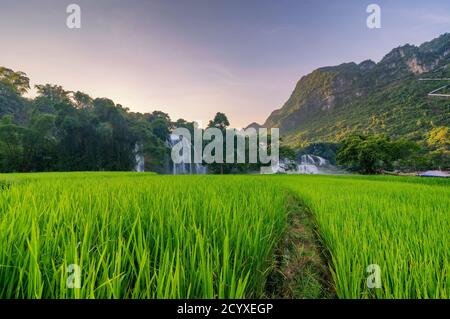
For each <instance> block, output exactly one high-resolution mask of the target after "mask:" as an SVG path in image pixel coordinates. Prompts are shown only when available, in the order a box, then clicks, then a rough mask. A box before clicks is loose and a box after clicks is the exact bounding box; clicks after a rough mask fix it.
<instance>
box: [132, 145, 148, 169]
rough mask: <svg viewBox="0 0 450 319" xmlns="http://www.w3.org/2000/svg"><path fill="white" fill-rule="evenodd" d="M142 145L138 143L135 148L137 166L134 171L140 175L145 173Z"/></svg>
mask: <svg viewBox="0 0 450 319" xmlns="http://www.w3.org/2000/svg"><path fill="white" fill-rule="evenodd" d="M142 148H143V146H142V145H139V144H137V143H136V145H135V146H134V158H135V166H134V171H135V172H138V173H143V172H145V162H144V154H143V153H142Z"/></svg>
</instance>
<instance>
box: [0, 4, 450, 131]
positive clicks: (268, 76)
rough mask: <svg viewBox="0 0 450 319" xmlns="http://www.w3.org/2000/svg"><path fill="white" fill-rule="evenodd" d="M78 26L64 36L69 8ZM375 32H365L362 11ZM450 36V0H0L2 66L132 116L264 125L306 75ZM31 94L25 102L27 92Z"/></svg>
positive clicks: (66, 29)
mask: <svg viewBox="0 0 450 319" xmlns="http://www.w3.org/2000/svg"><path fill="white" fill-rule="evenodd" d="M70 3H77V4H79V5H80V6H81V9H82V28H81V29H78V30H71V29H68V28H67V27H66V18H67V13H66V7H67V5H69V4H70ZM370 3H377V4H379V5H380V6H381V8H382V28H381V29H378V30H373V29H368V28H367V27H366V18H367V16H368V13H366V7H367V5H368V4H370ZM448 31H450V1H448V0H440V1H438V0H435V1H432V0H431V1H418V0H416V1H411V0H396V1H376V0H371V1H364V0H362V1H357V0H344V1H342V0H340V1H337V0H335V1H329V0H326V1H325V0H323V1H318V0H308V1H307V0H292V1H290V0H277V1H275V0H272V1H265V0H258V1H257V0H245V1H244V0H241V1H235V0H178V1H174V0H159V1H138V0H127V1H125V0H123V1H119V0H95V1H92V0H70V1H64V0H52V1H50V0H42V1H34V0H0V38H1V50H0V66H6V67H9V68H12V69H14V70H16V71H17V70H21V71H24V72H25V73H27V74H28V76H29V77H30V78H31V80H32V84H33V85H34V84H42V83H52V84H59V85H62V86H64V87H65V88H66V89H67V90H80V91H84V92H86V93H88V94H90V95H91V96H93V97H108V98H111V99H113V100H114V101H115V102H116V103H120V104H122V105H124V106H126V107H128V108H130V109H131V110H133V111H139V112H151V111H153V110H161V111H164V112H167V113H169V114H170V116H171V117H172V119H174V120H175V119H178V118H184V119H186V120H197V121H203V122H207V121H208V120H209V119H211V118H212V117H213V115H214V113H215V112H218V111H221V112H224V113H226V114H227V115H228V117H229V119H230V121H231V124H232V125H233V126H235V127H242V126H245V125H247V124H249V123H250V122H254V121H256V122H264V120H265V119H266V118H267V116H268V115H269V114H270V113H271V111H273V110H274V109H277V108H280V107H281V106H282V105H283V103H284V102H285V101H286V100H287V99H288V97H289V95H290V93H291V92H292V90H293V88H294V86H295V84H296V82H297V81H298V80H299V79H300V77H301V76H303V75H305V74H307V73H309V72H311V71H312V70H314V69H316V68H318V67H321V66H327V65H335V64H340V63H342V62H350V61H355V62H361V61H363V60H365V59H367V58H370V59H373V60H375V61H379V60H380V59H381V58H382V56H383V55H385V54H386V53H387V52H388V51H390V50H391V49H392V48H394V47H396V46H399V45H403V44H406V43H411V44H420V43H422V42H424V41H428V40H431V39H433V38H435V37H437V36H439V35H440V34H442V33H445V32H448ZM31 94H32V93H31Z"/></svg>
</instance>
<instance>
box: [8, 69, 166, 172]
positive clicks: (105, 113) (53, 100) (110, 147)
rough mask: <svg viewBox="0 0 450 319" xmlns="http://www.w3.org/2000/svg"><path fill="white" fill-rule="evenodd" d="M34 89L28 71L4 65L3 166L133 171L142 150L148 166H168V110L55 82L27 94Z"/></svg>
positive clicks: (10, 169) (12, 169) (20, 169)
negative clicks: (126, 103) (134, 107)
mask: <svg viewBox="0 0 450 319" xmlns="http://www.w3.org/2000/svg"><path fill="white" fill-rule="evenodd" d="M29 89H30V81H29V78H28V77H27V76H26V75H25V74H24V73H22V72H14V71H12V70H10V69H6V68H0V171H1V172H35V171H101V170H105V171H130V170H132V169H133V168H134V166H135V163H136V160H135V156H136V150H137V151H139V152H141V153H143V154H144V155H145V158H146V169H148V170H152V171H164V170H166V169H167V166H168V158H169V156H170V154H169V150H168V148H167V146H166V144H165V143H166V140H167V136H168V134H169V132H170V130H171V129H172V126H173V123H172V122H171V119H170V117H169V116H168V115H167V114H165V113H163V112H159V111H155V112H153V113H148V114H140V113H133V112H130V111H129V110H128V109H127V108H125V107H123V106H121V105H120V104H115V103H114V102H113V101H111V100H109V99H106V98H96V99H93V98H91V97H90V96H89V95H87V94H84V93H82V92H71V91H66V90H64V89H63V88H62V87H61V86H56V85H49V84H46V85H37V86H36V89H37V96H36V98H34V99H27V98H24V97H23V94H24V93H26V92H27V91H28V90H29ZM137 146H138V147H137Z"/></svg>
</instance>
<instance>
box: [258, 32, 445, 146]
mask: <svg viewBox="0 0 450 319" xmlns="http://www.w3.org/2000/svg"><path fill="white" fill-rule="evenodd" d="M427 77H431V78H438V77H450V34H449V33H448V34H444V35H442V36H440V37H439V38H436V39H434V40H432V41H430V42H427V43H424V44H422V45H421V46H419V47H417V46H412V45H405V46H402V47H398V48H396V49H394V50H392V51H391V52H390V53H389V54H387V55H386V56H385V57H384V58H383V59H382V60H381V61H380V62H379V63H375V62H373V61H370V60H366V61H364V62H362V63H360V64H356V63H344V64H341V65H338V66H333V67H324V68H320V69H317V70H315V71H314V72H312V73H310V74H308V75H306V76H304V77H302V78H301V79H300V81H299V82H298V83H297V85H296V87H295V89H294V91H293V93H292V95H291V97H290V98H289V99H288V101H287V102H286V103H285V104H284V105H283V107H282V108H281V109H278V110H275V111H274V112H273V113H272V114H271V115H270V116H269V118H268V119H267V120H266V122H265V123H264V124H263V126H264V127H268V128H270V127H279V128H280V130H281V133H282V134H283V135H284V140H285V141H286V142H288V143H289V144H291V145H304V144H307V143H310V142H319V141H320V142H324V141H328V142H329V141H338V140H340V139H341V138H343V137H344V136H346V135H348V134H350V133H352V132H357V131H358V132H365V133H385V134H388V135H390V136H406V137H408V138H410V139H413V140H423V139H425V138H426V137H427V134H428V133H429V131H430V130H432V129H433V128H434V127H439V126H449V121H450V99H445V98H435V97H428V95H427V94H428V93H429V92H430V91H432V90H434V89H436V88H437V87H440V86H443V85H445V84H447V83H448V82H443V83H441V82H428V81H427V82H425V81H419V78H427ZM449 84H450V83H449Z"/></svg>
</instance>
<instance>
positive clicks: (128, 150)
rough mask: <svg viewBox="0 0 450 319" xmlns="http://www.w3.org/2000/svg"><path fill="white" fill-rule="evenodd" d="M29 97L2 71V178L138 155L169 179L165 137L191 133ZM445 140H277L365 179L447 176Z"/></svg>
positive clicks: (82, 103)
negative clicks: (397, 174)
mask: <svg viewBox="0 0 450 319" xmlns="http://www.w3.org/2000/svg"><path fill="white" fill-rule="evenodd" d="M28 90H30V79H29V78H28V77H27V76H26V74H25V73H23V72H15V71H13V70H10V69H7V68H0V172H41V171H131V170H133V169H134V168H135V166H136V155H143V156H144V158H145V170H146V171H154V172H159V173H169V172H170V171H171V166H172V164H171V158H170V151H171V150H170V148H169V145H168V143H167V141H168V138H169V135H170V133H171V131H172V130H173V129H174V128H175V127H185V128H188V129H189V130H193V128H194V123H193V122H187V121H185V120H183V119H179V120H177V121H172V120H171V119H170V117H169V115H168V114H166V113H164V112H161V111H153V112H152V113H144V114H141V113H134V112H131V111H130V110H129V109H128V108H125V107H123V106H122V105H120V104H115V103H114V102H113V101H112V100H110V99H107V98H95V99H94V98H92V97H90V96H89V95H87V94H85V93H83V92H79V91H77V92H72V91H66V90H64V88H62V87H61V86H58V85H50V84H45V85H36V90H37V95H36V97H35V98H33V99H30V98H26V97H24V94H25V93H26V92H28ZM229 125H230V123H229V121H228V118H227V117H226V115H225V114H223V113H220V112H218V113H217V114H216V116H215V117H214V119H212V120H211V121H210V122H209V124H208V127H215V128H219V129H220V130H221V131H222V132H223V133H224V134H225V131H226V130H228V129H229ZM448 135H449V129H448V127H438V128H436V129H435V130H433V131H432V134H430V135H429V138H428V140H427V141H426V143H427V144H426V145H425V146H424V145H423V143H422V144H420V143H414V142H412V141H407V140H403V139H397V140H391V139H389V138H388V137H384V136H381V135H369V136H367V135H350V136H349V137H345V138H343V139H342V140H340V141H339V142H337V143H312V144H309V145H307V146H306V147H301V148H298V149H297V151H294V150H293V149H292V148H290V147H288V146H287V145H286V144H285V143H283V140H282V141H281V142H282V145H281V148H280V156H281V157H282V158H284V159H289V160H295V159H296V158H297V159H298V158H299V157H300V156H301V155H302V154H314V155H319V156H322V157H325V158H327V159H329V160H330V162H331V163H332V164H339V165H341V166H342V167H344V168H347V169H350V170H354V171H358V172H361V173H368V174H374V173H381V172H383V171H386V170H397V169H399V170H403V171H405V170H420V169H428V168H442V169H448V168H449V167H450V156H449V151H448V146H449V144H450V142H449V140H448ZM204 143H207V142H206V141H204ZM259 144H260V143H259V142H258V145H259ZM224 148H225V145H224ZM224 150H225V149H224ZM246 151H248V149H247V150H246ZM204 164H205V163H204ZM207 166H208V170H209V172H210V173H218V174H224V173H225V174H226V173H244V172H253V171H258V170H259V168H260V167H261V163H259V162H258V163H256V164H234V163H225V164H220V163H212V164H207Z"/></svg>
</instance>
